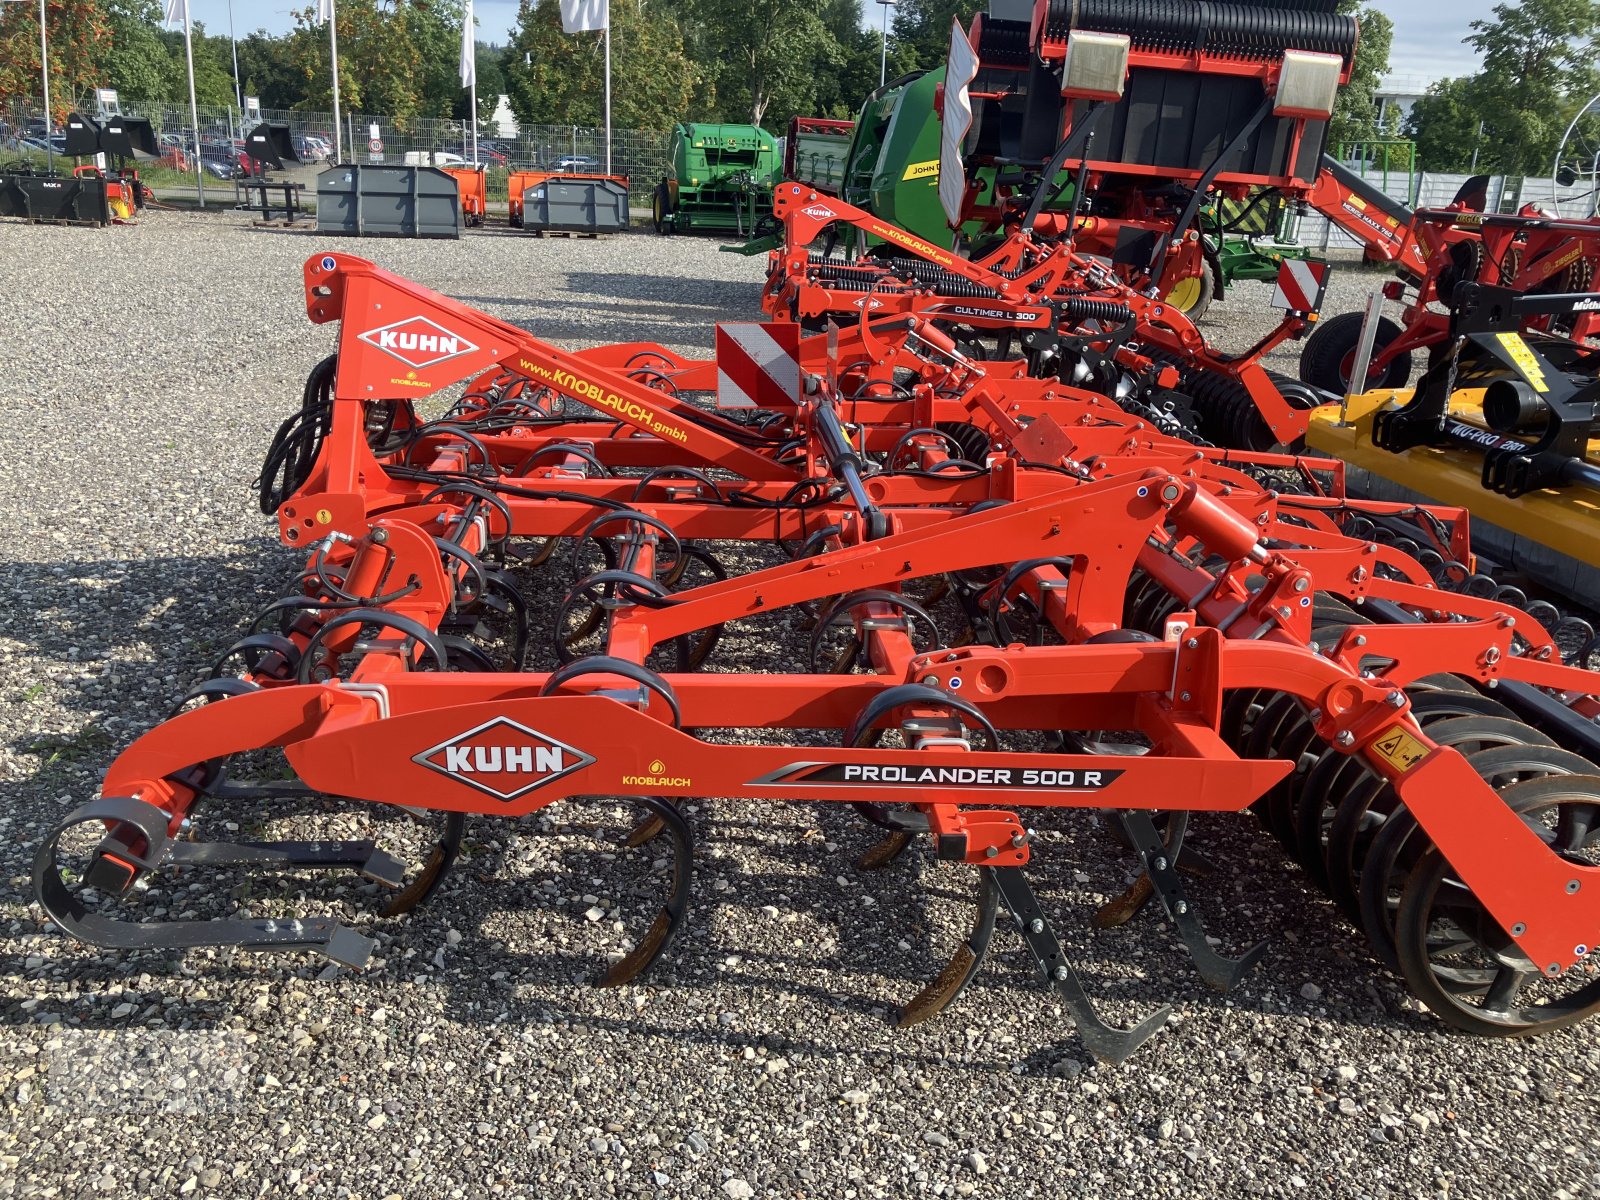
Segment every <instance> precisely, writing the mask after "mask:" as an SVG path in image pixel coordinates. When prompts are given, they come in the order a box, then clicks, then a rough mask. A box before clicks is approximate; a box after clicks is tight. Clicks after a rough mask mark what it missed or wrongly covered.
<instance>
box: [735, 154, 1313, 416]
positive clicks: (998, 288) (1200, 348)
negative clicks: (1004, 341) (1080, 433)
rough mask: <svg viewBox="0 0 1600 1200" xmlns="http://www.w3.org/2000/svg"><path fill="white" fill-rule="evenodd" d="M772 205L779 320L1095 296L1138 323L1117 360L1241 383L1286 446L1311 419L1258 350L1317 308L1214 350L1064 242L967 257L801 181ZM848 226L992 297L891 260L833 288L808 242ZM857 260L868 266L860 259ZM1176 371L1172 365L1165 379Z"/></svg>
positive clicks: (997, 309)
mask: <svg viewBox="0 0 1600 1200" xmlns="http://www.w3.org/2000/svg"><path fill="white" fill-rule="evenodd" d="M773 213H774V215H775V216H777V217H778V218H779V219H780V220H781V221H783V225H784V244H783V247H782V248H781V249H778V250H774V251H772V253H771V254H770V255H769V262H768V274H767V287H766V290H765V291H764V292H763V294H762V307H763V309H764V310H765V311H766V313H767V314H768V316H770V317H772V318H774V319H786V320H802V321H803V320H818V319H822V318H825V317H836V318H844V317H858V316H860V315H862V314H864V313H865V314H869V315H874V316H876V315H879V314H889V313H915V314H917V315H919V316H922V317H926V318H928V319H930V320H940V319H942V320H945V321H949V322H951V323H955V324H961V325H966V326H970V327H972V328H975V329H978V330H983V331H994V330H1010V331H1027V330H1029V329H1039V328H1050V327H1054V324H1053V323H1054V322H1055V320H1056V318H1055V316H1054V314H1053V313H1052V312H1051V310H1050V307H1049V306H1050V303H1051V301H1053V300H1056V299H1058V298H1064V297H1066V296H1073V297H1076V298H1078V299H1101V300H1106V301H1109V302H1111V303H1113V304H1116V305H1119V306H1121V307H1123V308H1125V309H1127V310H1129V312H1130V314H1131V315H1132V317H1133V318H1134V320H1135V322H1136V329H1137V333H1136V346H1135V347H1134V348H1132V349H1124V350H1123V351H1121V352H1120V354H1119V361H1123V362H1124V363H1125V365H1129V366H1138V367H1148V366H1150V365H1152V360H1151V359H1150V357H1149V356H1148V355H1145V354H1140V353H1138V350H1139V349H1140V348H1145V349H1154V350H1158V351H1161V352H1164V353H1166V354H1167V355H1170V356H1171V357H1173V358H1175V359H1177V360H1178V361H1182V362H1184V363H1186V364H1188V365H1189V366H1190V367H1191V368H1193V369H1196V370H1200V371H1204V372H1208V373H1211V374H1215V375H1218V376H1221V377H1223V378H1226V379H1230V380H1233V381H1234V382H1236V383H1238V384H1239V385H1241V386H1242V387H1244V389H1245V390H1246V391H1247V392H1248V393H1249V395H1250V398H1251V400H1252V401H1253V402H1254V403H1255V406H1256V410H1257V411H1258V412H1259V413H1260V414H1261V417H1262V420H1263V421H1264V422H1265V423H1266V426H1267V428H1268V429H1269V430H1270V431H1271V432H1272V434H1273V436H1274V437H1275V438H1276V439H1277V440H1278V441H1279V442H1280V443H1282V444H1284V445H1291V444H1293V443H1295V442H1297V441H1298V440H1300V439H1301V438H1303V437H1304V436H1305V432H1306V429H1307V428H1308V427H1309V425H1310V418H1309V416H1308V414H1307V412H1306V410H1304V409H1300V408H1296V407H1294V406H1292V405H1291V404H1290V403H1289V402H1288V401H1287V400H1285V399H1284V397H1283V394H1282V392H1281V391H1279V389H1278V387H1277V386H1276V385H1275V384H1274V383H1273V382H1272V380H1271V378H1270V377H1269V376H1268V375H1267V373H1266V370H1265V369H1264V368H1263V367H1262V365H1261V362H1262V359H1263V358H1264V357H1265V356H1266V355H1267V354H1269V353H1270V352H1271V351H1273V350H1274V349H1276V348H1277V347H1278V346H1280V345H1282V344H1283V343H1284V342H1285V341H1288V340H1290V339H1291V338H1295V337H1298V336H1300V334H1302V333H1303V332H1304V331H1305V330H1306V329H1307V328H1308V327H1309V325H1310V323H1311V321H1312V320H1314V319H1315V314H1310V313H1301V312H1287V313H1285V314H1284V318H1283V320H1282V321H1280V322H1279V324H1278V326H1277V327H1276V328H1275V329H1274V330H1273V331H1272V332H1271V333H1270V334H1268V335H1267V336H1266V337H1265V338H1263V339H1262V340H1261V341H1260V342H1258V343H1257V344H1256V345H1255V346H1253V347H1251V348H1250V350H1248V351H1247V352H1246V353H1244V354H1240V355H1224V354H1221V353H1219V352H1218V351H1216V350H1215V349H1214V348H1213V347H1212V346H1211V345H1210V344H1209V343H1208V342H1207V341H1206V339H1205V337H1204V336H1203V335H1202V334H1201V333H1200V331H1199V330H1198V329H1196V328H1195V326H1194V323H1193V322H1192V321H1190V320H1189V319H1188V318H1187V317H1185V316H1184V315H1183V313H1182V312H1180V311H1179V310H1178V309H1176V308H1174V307H1173V306H1172V305H1170V304H1167V303H1165V302H1164V301H1162V300H1160V299H1158V298H1155V297H1151V296H1147V295H1144V294H1143V293H1140V292H1137V291H1135V290H1133V289H1132V288H1130V287H1128V286H1127V285H1126V284H1125V283H1123V282H1122V281H1121V280H1120V279H1118V278H1116V276H1114V275H1113V274H1112V273H1111V272H1110V271H1109V270H1107V269H1106V268H1105V266H1104V265H1103V264H1101V263H1099V262H1097V261H1096V260H1094V259H1092V258H1089V257H1087V256H1086V255H1083V254H1080V253H1078V252H1077V250H1076V249H1075V248H1074V247H1073V245H1072V243H1071V242H1070V241H1061V242H1056V243H1053V244H1052V243H1049V242H1040V241H1036V240H1035V238H1034V235H1033V234H1032V233H1030V232H1028V231H1026V230H1022V229H1020V228H1012V229H1010V230H1008V231H1007V236H1006V238H1005V240H1004V241H1003V242H1002V243H1001V244H1000V245H999V246H997V247H996V248H995V249H994V250H993V251H992V252H991V253H990V254H988V255H986V256H985V257H984V258H983V259H981V260H977V261H974V260H970V259H966V258H963V257H961V256H960V255H958V254H954V253H952V252H950V251H949V250H944V249H941V248H940V247H938V246H935V245H933V244H932V243H931V242H927V241H925V240H923V239H922V238H919V237H917V236H915V235H914V234H910V233H907V232H906V231H905V230H903V229H900V228H899V227H898V226H895V225H891V224H889V223H888V222H887V221H883V220H880V219H879V218H877V217H875V216H873V215H872V214H871V213H868V212H866V211H864V210H862V209H859V208H856V207H855V206H853V205H850V204H847V203H846V202H844V201H843V200H840V199H838V198H836V197H833V196H823V195H819V194H818V193H817V192H816V191H815V190H813V189H810V188H807V187H805V186H803V185H800V184H794V183H786V184H782V185H780V186H779V187H778V188H777V189H776V191H775V192H774V194H773ZM836 224H837V225H842V226H847V227H850V228H853V229H858V230H861V231H863V232H864V233H866V234H868V235H871V236H873V237H877V238H880V239H882V240H883V241H885V242H888V243H890V244H891V245H893V246H895V247H896V248H898V249H900V250H903V251H907V252H909V253H911V254H914V255H916V256H917V257H919V258H922V259H925V260H927V261H928V262H930V263H933V264H934V265H935V266H938V267H941V268H943V269H944V270H946V271H948V272H950V273H952V274H953V275H956V276H959V277H960V278H961V279H963V280H966V281H969V282H971V283H973V284H975V285H977V286H979V287H982V288H986V289H989V290H990V291H991V292H992V293H994V294H995V297H994V298H983V299H977V300H971V299H965V300H964V299H959V298H947V297H941V296H938V295H936V294H934V292H933V290H932V289H930V288H919V287H916V286H915V285H911V286H907V285H905V284H903V283H897V282H896V281H895V279H894V277H893V275H892V271H891V269H890V268H888V267H884V268H882V282H881V284H880V285H879V286H876V287H874V288H873V289H872V290H871V291H870V292H865V293H863V292H860V291H846V290H841V289H838V288H830V287H829V286H828V285H827V284H826V283H825V282H819V281H818V280H817V279H816V278H815V276H816V272H815V270H814V267H813V264H812V263H811V261H810V257H809V252H808V247H810V246H811V245H812V244H813V243H815V242H817V241H818V240H819V239H820V238H821V237H822V236H823V234H824V233H825V232H826V231H827V230H828V229H829V227H830V226H833V225H836ZM858 269H867V270H871V269H872V267H871V264H870V263H867V262H865V260H863V263H862V267H861V268H858ZM1059 327H1060V328H1062V329H1063V330H1064V331H1067V332H1075V331H1077V330H1078V329H1079V328H1080V325H1079V323H1077V322H1070V321H1067V320H1064V319H1063V320H1062V322H1061V324H1060V326H1059ZM1176 379H1177V373H1176V371H1173V372H1172V373H1171V381H1172V382H1175V381H1176Z"/></svg>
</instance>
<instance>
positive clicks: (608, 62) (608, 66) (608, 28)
mask: <svg viewBox="0 0 1600 1200" xmlns="http://www.w3.org/2000/svg"><path fill="white" fill-rule="evenodd" d="M606 174H607V175H609V174H611V10H610V6H609V5H608V6H607V8H606Z"/></svg>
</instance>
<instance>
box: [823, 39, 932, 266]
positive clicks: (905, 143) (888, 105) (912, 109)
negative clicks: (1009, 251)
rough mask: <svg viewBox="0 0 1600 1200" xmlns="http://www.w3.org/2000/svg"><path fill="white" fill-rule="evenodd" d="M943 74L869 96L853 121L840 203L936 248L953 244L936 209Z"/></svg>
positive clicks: (896, 83)
mask: <svg viewBox="0 0 1600 1200" xmlns="http://www.w3.org/2000/svg"><path fill="white" fill-rule="evenodd" d="M942 83H944V68H943V67H940V68H938V69H937V70H933V71H922V72H918V73H916V74H912V75H904V76H902V77H901V78H899V79H896V80H893V81H892V82H890V83H887V84H885V85H884V86H883V87H881V88H879V89H878V90H877V91H875V92H873V93H872V94H871V95H869V96H868V97H867V99H866V102H865V103H864V104H862V106H861V112H860V114H859V115H858V116H857V117H856V131H855V136H854V137H853V138H852V139H851V141H850V150H849V154H848V156H847V157H846V159H845V174H844V183H843V186H842V187H841V189H840V192H839V196H840V199H842V200H844V201H846V202H847V203H849V204H854V205H855V206H856V207H858V208H864V209H866V210H867V211H868V212H870V213H872V214H873V215H874V216H877V217H881V218H882V219H883V220H885V221H890V222H892V223H894V224H895V225H898V226H900V228H902V229H904V230H905V231H906V232H908V233H914V234H916V235H917V236H918V237H920V238H926V239H927V240H928V241H930V242H933V243H934V244H936V245H939V246H949V245H950V244H951V242H952V241H953V240H954V239H953V237H952V235H951V232H950V226H949V224H948V223H947V222H946V220H945V215H944V209H943V208H942V207H941V206H940V204H939V132H940V127H939V121H938V118H937V117H936V116H935V115H934V104H933V100H934V92H935V90H936V89H937V88H938V87H939V86H940V85H941V84H942Z"/></svg>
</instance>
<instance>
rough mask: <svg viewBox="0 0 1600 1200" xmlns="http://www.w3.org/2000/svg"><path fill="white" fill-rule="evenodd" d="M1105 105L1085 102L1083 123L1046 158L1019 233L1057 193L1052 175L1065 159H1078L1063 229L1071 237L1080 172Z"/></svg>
mask: <svg viewBox="0 0 1600 1200" xmlns="http://www.w3.org/2000/svg"><path fill="white" fill-rule="evenodd" d="M1104 108H1105V105H1104V104H1102V103H1101V102H1100V101H1099V100H1091V101H1089V104H1088V107H1087V108H1086V109H1085V110H1084V114H1083V120H1082V121H1080V122H1079V123H1078V124H1077V125H1075V126H1073V128H1072V132H1071V133H1069V134H1067V136H1066V138H1065V140H1063V141H1062V143H1061V145H1059V146H1058V147H1056V152H1055V153H1054V154H1052V155H1051V156H1050V161H1049V162H1047V163H1046V164H1045V166H1044V172H1043V173H1042V174H1041V175H1040V176H1039V184H1038V186H1037V187H1035V188H1034V189H1033V198H1032V199H1030V200H1029V201H1028V209H1027V212H1025V213H1024V214H1023V217H1022V229H1023V232H1025V233H1026V232H1030V231H1031V230H1032V229H1033V223H1034V222H1035V221H1037V220H1038V219H1039V214H1040V213H1041V212H1043V211H1044V206H1045V201H1046V197H1051V198H1053V197H1054V196H1055V194H1056V193H1057V191H1058V190H1059V189H1056V188H1053V187H1052V186H1051V180H1053V179H1055V177H1056V172H1057V171H1059V170H1061V168H1062V167H1063V166H1065V165H1066V162H1067V159H1069V158H1082V159H1083V162H1081V163H1080V164H1079V166H1078V179H1077V187H1076V189H1075V190H1074V191H1073V194H1072V221H1071V223H1069V224H1068V225H1067V236H1068V237H1071V236H1072V226H1073V225H1074V224H1076V223H1077V219H1078V203H1079V201H1080V200H1081V199H1082V198H1083V169H1084V167H1085V166H1087V165H1088V160H1089V143H1090V142H1091V141H1092V140H1093V139H1094V131H1095V128H1096V127H1097V126H1098V125H1099V123H1100V114H1101V112H1102V111H1103V110H1104Z"/></svg>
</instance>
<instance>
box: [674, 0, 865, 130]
mask: <svg viewBox="0 0 1600 1200" xmlns="http://www.w3.org/2000/svg"><path fill="white" fill-rule="evenodd" d="M689 4H690V7H689V9H688V12H689V14H690V15H691V16H692V19H693V20H694V21H695V22H696V23H698V24H699V25H700V26H701V28H702V29H703V30H704V36H705V38H706V40H708V41H709V42H710V44H711V45H712V46H713V47H714V48H715V53H714V54H713V56H712V57H710V58H709V59H702V60H701V61H704V62H707V63H708V64H710V65H711V69H712V70H713V71H714V73H715V79H716V97H717V105H718V107H719V108H720V109H721V110H722V112H723V114H724V115H725V116H726V117H727V118H728V119H730V120H735V121H748V122H749V123H751V124H753V125H760V124H762V123H763V122H764V121H768V122H770V123H772V124H774V125H779V124H782V123H784V122H787V121H788V119H789V118H790V117H791V116H793V115H795V114H796V113H809V112H811V110H812V109H813V108H814V107H815V105H816V97H817V91H818V81H819V75H828V74H832V73H835V72H836V71H837V70H838V68H839V66H840V65H841V61H842V56H841V53H840V48H839V44H838V42H837V41H836V40H835V39H834V37H833V35H832V34H831V33H830V32H829V30H828V26H827V24H826V23H825V22H824V21H823V18H822V15H821V13H820V12H819V11H818V6H817V4H816V2H815V0H689Z"/></svg>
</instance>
